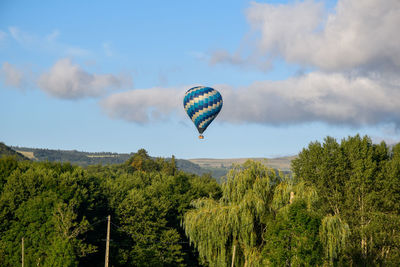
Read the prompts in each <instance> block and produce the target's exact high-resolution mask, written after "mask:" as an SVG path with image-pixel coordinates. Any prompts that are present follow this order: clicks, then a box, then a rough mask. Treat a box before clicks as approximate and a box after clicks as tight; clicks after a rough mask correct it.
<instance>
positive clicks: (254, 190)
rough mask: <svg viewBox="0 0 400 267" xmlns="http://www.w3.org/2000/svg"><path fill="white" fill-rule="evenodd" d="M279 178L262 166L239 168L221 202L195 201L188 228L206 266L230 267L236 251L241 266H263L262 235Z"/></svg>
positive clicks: (224, 187) (250, 164)
mask: <svg viewBox="0 0 400 267" xmlns="http://www.w3.org/2000/svg"><path fill="white" fill-rule="evenodd" d="M277 183H278V176H277V175H276V173H275V171H274V170H273V169H270V168H268V167H265V166H264V165H262V164H261V163H259V162H255V161H247V162H245V163H244V164H243V165H241V166H239V165H236V166H234V167H233V169H232V170H231V171H230V172H229V173H228V174H227V179H226V182H225V183H224V184H223V185H222V191H223V192H222V198H221V199H220V200H218V201H216V200H213V199H210V198H203V199H199V200H196V201H194V202H193V203H192V204H193V206H194V207H195V209H193V210H191V211H189V212H187V213H186V214H185V217H184V223H183V224H184V228H185V231H186V234H187V235H188V236H189V238H190V242H191V243H193V244H194V245H195V247H196V248H197V250H198V251H199V255H200V258H201V260H202V261H203V262H208V263H209V264H210V265H211V266H228V265H230V264H231V261H232V260H231V259H232V253H233V251H235V256H234V258H235V263H236V264H238V266H261V265H262V257H261V248H262V245H263V243H264V240H263V238H262V233H263V232H264V228H265V225H266V221H267V218H268V216H269V215H270V213H271V203H272V198H273V194H274V188H275V187H276V185H277Z"/></svg>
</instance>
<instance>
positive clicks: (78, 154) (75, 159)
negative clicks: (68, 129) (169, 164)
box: [0, 143, 229, 180]
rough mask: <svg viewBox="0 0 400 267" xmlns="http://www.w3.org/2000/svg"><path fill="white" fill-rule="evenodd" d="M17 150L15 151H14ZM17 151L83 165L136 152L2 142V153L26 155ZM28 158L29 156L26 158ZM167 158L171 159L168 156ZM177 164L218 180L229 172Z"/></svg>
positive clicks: (117, 161) (118, 159)
mask: <svg viewBox="0 0 400 267" xmlns="http://www.w3.org/2000/svg"><path fill="white" fill-rule="evenodd" d="M14 150H15V151H14ZM16 151H23V152H31V153H32V154H33V156H34V159H32V160H34V161H50V162H61V163H63V162H69V163H71V164H76V165H79V166H82V167H87V166H89V165H98V164H101V165H110V164H122V163H124V162H126V161H127V160H128V159H129V158H131V157H132V156H133V154H134V153H129V154H128V153H111V152H96V153H90V152H82V151H76V150H54V149H42V148H28V147H17V146H15V147H11V148H10V147H7V146H6V145H4V144H3V143H0V155H4V154H7V155H11V154H13V155H15V154H16V153H17V154H18V155H19V156H18V157H24V156H23V155H21V154H20V153H18V152H16ZM25 159H27V158H25ZM166 160H171V159H170V158H167V159H166ZM175 161H176V166H177V167H178V169H180V170H182V171H185V172H188V173H194V174H197V175H200V176H201V175H205V174H211V176H213V177H214V178H216V179H217V180H220V178H221V177H222V176H224V175H226V173H227V172H228V170H229V168H202V167H200V166H199V165H197V164H194V163H192V162H190V161H188V160H184V159H175Z"/></svg>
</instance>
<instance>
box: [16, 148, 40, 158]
mask: <svg viewBox="0 0 400 267" xmlns="http://www.w3.org/2000/svg"><path fill="white" fill-rule="evenodd" d="M15 151H17V152H18V153H21V154H22V155H24V156H25V157H27V158H28V159H36V158H35V155H33V152H28V151H21V150H15Z"/></svg>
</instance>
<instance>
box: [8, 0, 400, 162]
mask: <svg viewBox="0 0 400 267" xmlns="http://www.w3.org/2000/svg"><path fill="white" fill-rule="evenodd" d="M372 10H373V11H374V12H371V11H372ZM399 10H400V9H399V2H398V1H396V0H388V1H385V2H384V3H382V2H381V1H375V0H371V1H357V0H346V1H341V0H339V1H313V0H308V1H262V2H250V1H113V2H110V1H66V2H61V1H40V2H36V1H7V0H6V1H1V3H0V125H1V128H0V141H2V142H4V143H6V144H7V145H14V146H27V147H38V148H50V149H68V150H70V149H71V150H72V149H76V150H80V151H91V152H100V151H110V152H135V151H137V150H138V149H140V148H145V149H146V150H147V151H148V152H149V154H150V155H152V156H162V157H168V156H171V155H172V154H173V155H175V156H176V157H178V158H200V157H203V158H204V157H207V158H237V157H276V156H284V155H294V154H297V153H298V152H299V151H300V150H301V149H302V148H303V147H305V146H307V145H308V143H309V142H311V141H315V140H319V141H322V140H323V138H324V137H326V136H327V135H330V136H333V137H336V138H338V139H341V138H344V137H347V136H349V135H354V134H356V133H360V134H362V135H364V134H367V135H369V136H370V137H371V138H372V139H373V140H374V141H375V142H379V141H381V140H385V141H387V142H388V143H394V142H398V140H399V138H398V135H399V132H398V128H399V122H400V120H399V118H400V95H399V94H400V82H399V80H400V79H399V78H400V77H399V74H398V73H399V70H400V38H399V37H398V34H397V26H396V25H400V14H398V13H399ZM196 85H205V86H211V87H213V88H215V89H217V90H219V91H220V92H221V94H222V97H223V99H224V107H223V109H222V111H221V113H220V115H219V116H218V117H217V118H216V119H215V120H214V122H213V123H212V124H211V125H210V126H209V127H208V129H207V130H206V132H205V139H204V140H198V138H197V136H198V134H197V131H196V129H195V127H194V125H193V123H192V122H191V121H190V119H189V118H188V117H187V116H186V114H184V110H183V107H182V100H183V96H184V93H185V91H186V90H188V89H189V88H191V87H192V86H196Z"/></svg>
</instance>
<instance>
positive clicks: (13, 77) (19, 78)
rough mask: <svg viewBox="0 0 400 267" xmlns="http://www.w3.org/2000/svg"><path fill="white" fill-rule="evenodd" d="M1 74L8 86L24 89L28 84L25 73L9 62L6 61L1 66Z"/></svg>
mask: <svg viewBox="0 0 400 267" xmlns="http://www.w3.org/2000/svg"><path fill="white" fill-rule="evenodd" d="M0 74H1V75H0V76H1V78H2V80H3V82H4V84H5V85H6V86H11V87H15V88H18V89H24V88H25V86H26V80H25V75H24V73H23V71H21V70H19V69H17V68H16V67H15V66H13V65H12V64H10V63H8V62H4V63H3V66H2V68H1V72H0Z"/></svg>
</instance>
